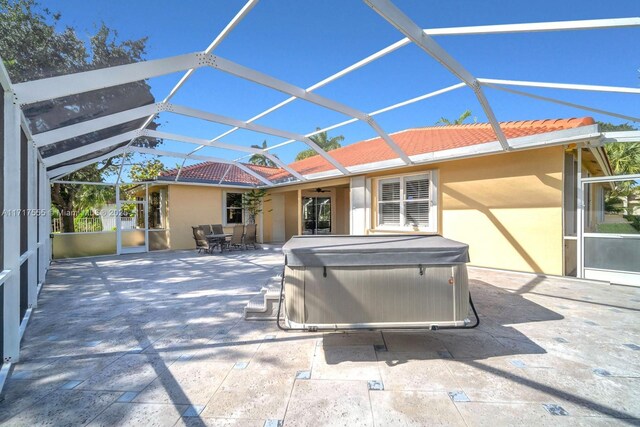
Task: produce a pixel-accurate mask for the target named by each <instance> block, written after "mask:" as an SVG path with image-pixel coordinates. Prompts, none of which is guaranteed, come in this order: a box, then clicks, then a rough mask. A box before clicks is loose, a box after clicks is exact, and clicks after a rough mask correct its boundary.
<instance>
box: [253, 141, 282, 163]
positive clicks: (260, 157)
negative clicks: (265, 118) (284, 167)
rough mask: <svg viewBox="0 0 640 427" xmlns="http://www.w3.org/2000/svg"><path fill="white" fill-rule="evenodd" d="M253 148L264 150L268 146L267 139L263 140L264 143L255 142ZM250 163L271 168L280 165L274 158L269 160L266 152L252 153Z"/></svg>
mask: <svg viewBox="0 0 640 427" xmlns="http://www.w3.org/2000/svg"><path fill="white" fill-rule="evenodd" d="M251 148H259V149H260V150H264V149H265V148H267V141H266V140H265V141H262V145H257V144H253V145H252V146H251ZM276 157H278V156H276ZM249 163H252V164H254V165H258V166H268V167H270V168H275V167H278V165H276V164H275V163H274V162H273V161H272V160H269V159H268V158H267V156H265V155H264V154H254V155H252V156H251V158H249Z"/></svg>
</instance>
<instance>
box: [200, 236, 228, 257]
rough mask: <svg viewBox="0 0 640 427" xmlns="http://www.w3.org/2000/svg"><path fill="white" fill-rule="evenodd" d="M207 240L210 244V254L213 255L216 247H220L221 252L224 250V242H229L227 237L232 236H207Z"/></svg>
mask: <svg viewBox="0 0 640 427" xmlns="http://www.w3.org/2000/svg"><path fill="white" fill-rule="evenodd" d="M205 237H206V238H207V242H208V243H209V253H213V248H214V246H220V252H222V251H223V249H224V242H225V241H226V240H227V237H231V234H228V233H219V234H215V233H214V234H207V235H205Z"/></svg>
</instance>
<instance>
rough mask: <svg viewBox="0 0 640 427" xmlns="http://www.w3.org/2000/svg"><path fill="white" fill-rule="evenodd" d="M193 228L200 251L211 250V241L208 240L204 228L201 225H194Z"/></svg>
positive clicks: (197, 247)
mask: <svg viewBox="0 0 640 427" xmlns="http://www.w3.org/2000/svg"><path fill="white" fill-rule="evenodd" d="M191 228H192V229H193V238H194V240H195V241H196V249H197V250H198V253H201V252H202V251H205V252H209V250H210V248H209V242H207V238H206V237H205V232H204V230H203V229H202V228H201V227H200V226H192V227H191Z"/></svg>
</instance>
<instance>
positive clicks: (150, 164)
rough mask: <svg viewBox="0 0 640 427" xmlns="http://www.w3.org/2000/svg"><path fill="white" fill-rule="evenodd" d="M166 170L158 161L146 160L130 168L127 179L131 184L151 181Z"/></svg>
mask: <svg viewBox="0 0 640 427" xmlns="http://www.w3.org/2000/svg"><path fill="white" fill-rule="evenodd" d="M166 170H167V168H166V167H165V166H164V163H162V162H161V161H160V160H158V159H152V160H146V161H144V162H139V163H136V164H134V165H132V166H131V169H130V170H129V179H131V181H133V182H144V181H153V180H154V179H156V178H157V177H158V175H160V174H161V173H162V172H164V171H166Z"/></svg>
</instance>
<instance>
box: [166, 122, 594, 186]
mask: <svg viewBox="0 0 640 427" xmlns="http://www.w3.org/2000/svg"><path fill="white" fill-rule="evenodd" d="M592 124H595V121H594V120H593V119H592V118H591V117H582V118H570V119H547V120H526V121H514V122H501V123H500V127H501V128H502V131H503V132H504V134H505V136H506V137H507V138H509V139H511V138H519V137H523V136H530V135H536V134H541V133H547V132H553V131H558V130H565V129H572V128H577V127H580V126H588V125H592ZM390 136H391V138H392V139H393V141H394V142H395V143H396V144H398V146H400V148H402V150H404V152H405V153H407V155H409V156H414V155H417V154H425V153H431V152H434V151H440V150H448V149H452V148H459V147H467V146H471V145H477V144H483V143H486V142H492V141H496V140H497V138H496V135H495V133H494V132H493V129H492V128H491V125H490V124H489V123H474V124H463V125H449V126H432V127H423V128H415V129H407V130H403V131H400V132H397V133H394V134H391V135H390ZM329 154H330V155H331V156H332V157H334V158H335V159H336V160H337V161H338V162H340V163H341V164H343V165H344V166H355V165H362V164H367V163H373V162H379V161H382V160H390V159H395V158H397V157H398V156H397V155H396V154H395V153H394V152H393V150H391V148H389V146H388V145H387V144H386V143H385V142H384V141H383V140H382V138H374V139H369V140H366V141H360V142H356V143H354V144H350V145H348V146H346V147H342V148H338V149H336V150H332V151H330V152H329ZM246 166H247V167H250V168H251V169H253V170H254V171H256V172H257V173H259V174H261V175H262V176H264V177H266V178H267V179H269V180H272V181H286V180H288V179H290V178H291V175H290V174H289V173H288V172H287V171H285V170H283V169H280V168H270V167H265V166H256V165H251V164H247V165H246ZM289 166H290V167H291V168H292V169H294V170H295V171H297V172H299V173H301V174H303V175H307V174H312V173H318V172H324V171H328V170H331V169H334V167H333V166H332V165H331V164H330V163H329V162H328V161H326V160H325V159H323V158H322V157H321V156H313V157H309V158H307V159H304V160H300V161H297V162H293V163H291V164H290V165H289ZM227 167H228V165H227V164H223V163H213V162H205V163H200V164H197V165H193V166H188V167H185V168H183V169H182V173H181V174H180V180H184V181H202V182H212V181H220V179H221V178H222V177H223V175H224V174H225V172H226V170H227ZM176 174H177V170H176V169H174V170H172V171H168V172H165V173H164V174H162V176H161V178H160V179H167V178H169V179H170V177H173V178H174V179H175V176H176ZM224 181H225V183H229V184H232V183H236V184H246V185H254V184H261V183H262V182H261V181H259V180H258V179H256V178H254V177H253V176H251V175H249V174H247V173H246V172H244V171H243V170H242V169H240V168H238V167H237V166H232V167H231V169H230V171H229V173H227V175H226V177H225V179H224Z"/></svg>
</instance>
